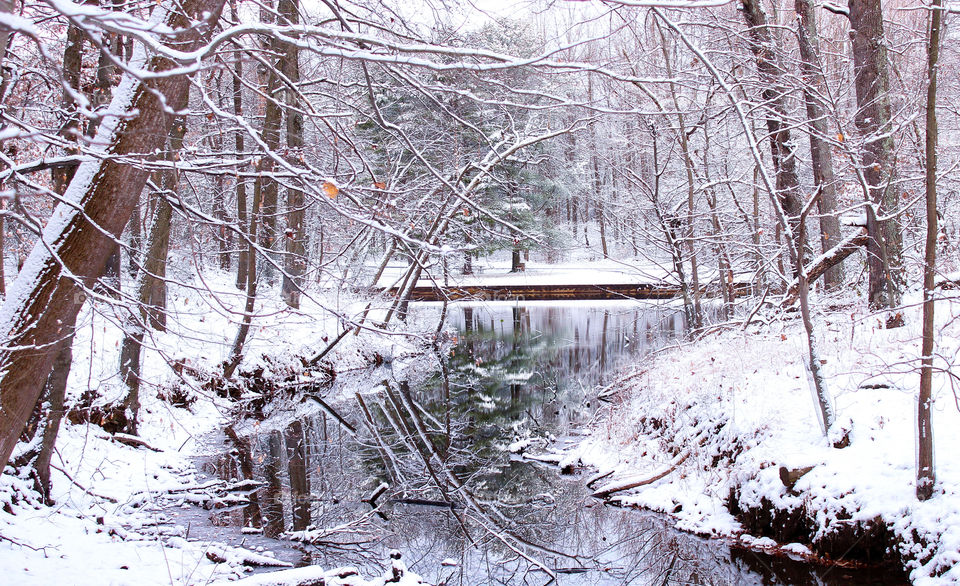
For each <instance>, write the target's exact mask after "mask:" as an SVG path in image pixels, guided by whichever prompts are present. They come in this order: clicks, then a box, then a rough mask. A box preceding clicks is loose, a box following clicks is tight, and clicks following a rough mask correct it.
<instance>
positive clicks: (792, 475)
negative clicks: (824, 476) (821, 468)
mask: <svg viewBox="0 0 960 586" xmlns="http://www.w3.org/2000/svg"><path fill="white" fill-rule="evenodd" d="M811 470H813V466H803V467H800V468H792V469H791V468H787V467H786V466H780V482H782V483H783V485H784V486H786V487H787V488H789V489H792V488H793V485H794V484H796V483H797V481H798V480H800V479H801V478H802V477H803V476H804V475H805V474H806V473H807V472H810V471H811Z"/></svg>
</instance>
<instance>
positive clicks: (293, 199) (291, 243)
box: [279, 0, 307, 309]
mask: <svg viewBox="0 0 960 586" xmlns="http://www.w3.org/2000/svg"><path fill="white" fill-rule="evenodd" d="M279 10H280V16H281V17H282V18H283V19H284V20H286V21H287V23H288V24H289V25H291V26H294V25H297V24H299V22H300V12H299V10H300V2H299V0H280V2H279ZM283 53H284V57H283V61H282V63H283V74H284V75H285V76H286V78H287V79H288V80H289V81H290V83H291V84H292V85H293V86H294V87H295V86H296V85H297V84H298V83H299V81H300V63H299V60H300V51H299V49H298V48H297V46H296V45H294V44H293V43H286V44H285V45H284V51H283ZM297 102H298V99H297V94H296V92H295V91H293V90H292V89H289V88H288V89H287V91H286V105H287V150H288V151H289V155H288V158H289V160H290V161H291V163H293V164H294V165H297V164H298V163H299V162H302V161H301V159H302V157H303V114H301V113H300V111H299V110H298V109H297ZM303 220H304V201H303V191H302V190H301V189H298V188H296V187H294V186H293V185H290V186H288V187H287V232H286V235H285V237H284V243H285V246H284V248H285V250H286V256H285V257H284V262H283V270H284V274H283V284H282V287H281V292H282V295H283V300H284V302H285V303H286V304H287V305H289V306H290V307H292V308H294V309H298V308H299V307H300V290H301V287H302V286H303V274H304V273H305V272H306V270H307V246H306V232H305V230H304V226H303Z"/></svg>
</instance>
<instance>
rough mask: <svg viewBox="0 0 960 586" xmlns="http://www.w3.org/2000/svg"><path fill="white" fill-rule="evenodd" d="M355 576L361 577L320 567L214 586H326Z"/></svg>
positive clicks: (273, 573)
mask: <svg viewBox="0 0 960 586" xmlns="http://www.w3.org/2000/svg"><path fill="white" fill-rule="evenodd" d="M353 576H359V572H358V571H357V570H356V569H355V568H338V569H335V570H328V571H324V570H323V568H320V567H319V566H304V567H302V568H293V569H290V570H280V571H277V572H270V573H267V574H257V575H255V576H250V577H249V578H243V579H242V580H237V581H236V582H217V583H216V584H214V585H213V586H325V585H326V584H330V583H334V584H336V583H341V582H339V581H340V580H346V579H347V578H350V577H353ZM334 580H336V581H334Z"/></svg>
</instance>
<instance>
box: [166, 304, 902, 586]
mask: <svg viewBox="0 0 960 586" xmlns="http://www.w3.org/2000/svg"><path fill="white" fill-rule="evenodd" d="M439 307H440V306H439V305H438V304H416V308H415V310H414V311H416V312H419V314H420V315H419V317H425V316H428V315H431V314H432V315H434V316H436V317H435V318H434V319H437V318H438V317H439V313H440V309H439ZM447 324H448V326H449V328H450V330H451V331H453V332H455V334H454V337H453V339H452V340H451V345H450V348H449V350H448V351H446V352H445V353H444V354H443V355H442V356H441V355H435V356H426V357H422V358H419V359H416V360H413V361H410V362H407V363H405V364H392V365H391V364H387V365H385V366H381V367H378V368H376V369H371V370H370V371H366V372H363V373H360V374H356V375H351V376H342V377H339V378H338V380H337V381H336V382H335V384H334V385H333V386H332V387H331V388H330V389H326V390H325V391H324V394H323V400H324V401H325V402H326V403H327V404H328V405H329V406H330V407H331V408H332V410H335V411H336V413H337V414H338V415H339V416H340V417H342V418H343V420H345V421H344V422H340V421H338V420H337V418H336V417H334V416H333V415H332V413H331V409H323V408H320V406H319V405H317V408H316V409H312V410H307V411H305V412H304V411H301V412H299V413H298V415H296V416H293V415H289V416H277V417H274V418H273V419H272V420H267V421H264V422H262V423H259V424H258V425H257V426H256V429H257V432H256V433H254V434H252V435H250V436H249V438H250V439H249V442H250V443H249V445H247V446H239V449H238V446H236V445H234V443H233V442H229V441H228V440H226V439H224V447H223V449H222V450H219V453H217V454H214V455H212V456H210V457H208V458H206V459H205V460H203V462H202V466H201V468H202V471H203V472H204V473H206V474H208V475H209V476H211V477H219V478H221V479H224V480H231V479H237V478H241V477H242V473H241V465H242V463H243V462H242V458H243V455H242V453H241V452H245V451H249V453H250V459H249V460H248V463H249V464H251V465H252V466H253V468H254V475H255V477H256V479H257V480H260V481H262V482H263V483H264V485H263V487H262V488H261V489H260V490H258V491H257V492H256V493H255V499H254V502H251V504H249V505H246V506H240V507H235V508H228V509H223V510H219V511H214V512H212V513H211V512H208V511H200V510H194V511H192V512H190V511H188V512H184V513H182V514H183V515H185V517H184V518H181V520H180V521H179V522H180V523H184V522H185V519H186V521H188V522H189V523H190V524H191V527H192V529H191V531H192V532H193V533H192V534H193V535H199V536H201V537H204V536H209V537H210V538H215V539H220V540H224V539H225V537H224V536H225V535H229V536H230V539H232V540H233V541H234V542H239V541H243V542H244V543H245V544H246V545H248V546H251V545H252V546H263V547H266V548H268V549H272V550H274V551H276V552H277V555H278V557H280V558H282V559H287V560H289V561H291V562H293V563H297V564H302V563H314V564H319V565H322V566H324V567H330V568H332V567H337V566H355V567H358V568H360V570H361V572H362V573H364V574H365V575H368V576H375V575H380V573H381V572H382V571H383V567H384V566H383V563H384V560H385V559H386V558H387V555H388V552H389V551H390V550H391V549H397V550H399V551H401V552H403V554H404V559H405V561H406V564H407V566H408V567H410V569H411V570H413V571H415V572H417V573H419V574H420V575H421V576H423V577H424V579H426V580H428V581H429V582H431V583H433V584H440V583H446V584H546V583H548V582H550V581H551V580H552V579H553V578H552V577H555V579H556V582H557V583H559V584H658V585H659V584H818V585H819V584H825V585H826V584H829V585H832V584H837V585H839V584H904V583H906V581H905V580H904V579H903V578H902V577H900V576H897V575H896V573H895V572H890V571H889V570H881V569H857V570H853V569H847V568H841V567H828V566H819V565H814V564H810V563H806V562H802V561H796V560H792V559H789V558H786V557H782V556H771V555H766V554H763V553H756V552H752V551H748V550H745V549H743V548H740V547H737V546H735V545H732V544H730V543H728V542H726V541H723V540H708V539H702V538H699V537H696V536H693V535H690V534H687V533H683V532H680V531H677V530H675V529H673V528H672V523H671V521H670V519H669V518H668V517H666V516H664V515H659V514H654V513H650V512H643V511H637V510H631V509H623V508H618V507H612V506H608V505H604V504H603V503H602V502H601V501H598V500H596V499H593V498H592V497H590V494H589V492H590V491H589V490H588V489H587V488H586V486H585V484H586V482H587V479H588V478H589V477H590V475H591V474H592V471H590V470H579V469H576V468H575V467H572V466H567V467H563V466H562V464H566V463H565V462H562V461H560V460H561V457H560V456H552V454H559V453H562V451H563V450H564V448H565V447H569V446H571V445H574V444H575V443H576V442H578V441H580V440H581V439H582V437H583V434H584V433H585V430H586V428H587V426H588V425H589V424H590V423H591V421H592V420H593V418H594V416H595V414H596V410H597V408H598V400H597V398H596V393H597V391H596V389H597V388H598V387H602V386H603V385H607V384H610V383H611V382H612V381H613V379H614V377H615V376H616V374H617V372H618V371H619V369H620V368H622V367H624V366H625V365H626V364H628V363H636V362H638V361H640V360H641V359H642V357H643V356H644V355H646V354H649V353H650V352H652V351H655V350H657V349H660V348H663V347H665V346H667V345H670V344H672V343H675V342H677V341H678V340H679V338H681V337H682V336H683V335H684V330H685V324H684V320H683V315H682V313H680V312H678V311H677V310H676V308H673V307H669V306H656V305H650V304H643V303H638V302H629V303H627V302H576V303H567V304H558V303H554V302H527V303H522V304H515V303H510V302H492V303H486V304H481V305H466V304H454V305H451V306H450V307H449V308H448V315H447ZM311 403H312V402H311ZM527 454H531V455H534V456H533V458H531V457H528V456H527ZM534 458H535V459H534ZM558 463H559V464H561V465H558ZM381 485H385V486H386V487H387V488H386V489H385V490H383V489H381V490H382V494H377V489H378V487H381ZM374 494H377V497H376V499H375V501H376V505H377V506H376V507H374V506H373V504H372V503H371V502H370V498H371V496H372V495H374ZM250 526H253V527H262V528H263V532H262V533H263V534H262V535H259V534H249V533H250V530H247V531H246V532H243V533H241V528H243V527H250ZM281 534H283V535H284V536H285V537H286V538H285V539H283V540H277V539H275V538H276V537H278V536H280V535H281ZM290 537H292V538H294V540H296V541H291V540H290V539H289V538H290Z"/></svg>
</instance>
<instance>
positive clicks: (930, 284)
mask: <svg viewBox="0 0 960 586" xmlns="http://www.w3.org/2000/svg"><path fill="white" fill-rule="evenodd" d="M942 18H943V1H942V0H933V3H932V6H931V8H930V30H929V40H928V42H927V112H926V127H927V128H926V130H927V132H926V134H927V136H926V169H925V171H926V174H925V183H926V212H927V238H926V243H925V247H924V258H923V334H922V343H921V352H920V392H919V394H918V396H917V498H918V499H920V500H921V501H925V500H927V499H929V498H930V497H931V496H933V489H934V485H935V484H936V479H937V477H936V473H935V470H934V461H933V456H934V454H933V426H932V422H931V418H930V411H931V406H932V404H933V394H932V392H931V387H932V386H933V346H934V335H933V334H934V311H933V310H934V295H936V293H935V291H934V281H933V279H934V274H935V273H936V264H937V236H938V233H939V231H938V230H937V138H938V137H937V69H938V65H937V64H938V61H939V59H940V37H941V35H942V33H943V31H942V29H943V22H942Z"/></svg>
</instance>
